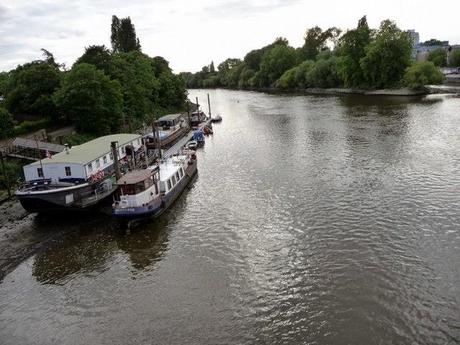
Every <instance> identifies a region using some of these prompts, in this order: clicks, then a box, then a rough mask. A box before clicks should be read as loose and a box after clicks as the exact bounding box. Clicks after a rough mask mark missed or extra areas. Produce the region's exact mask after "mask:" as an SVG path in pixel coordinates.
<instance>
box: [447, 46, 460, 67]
mask: <svg viewBox="0 0 460 345" xmlns="http://www.w3.org/2000/svg"><path fill="white" fill-rule="evenodd" d="M449 67H460V49H454V50H452V51H451V52H450V54H449Z"/></svg>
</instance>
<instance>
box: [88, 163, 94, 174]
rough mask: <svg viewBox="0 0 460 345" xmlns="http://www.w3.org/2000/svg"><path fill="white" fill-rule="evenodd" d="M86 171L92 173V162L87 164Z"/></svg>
mask: <svg viewBox="0 0 460 345" xmlns="http://www.w3.org/2000/svg"><path fill="white" fill-rule="evenodd" d="M88 171H89V172H91V171H93V162H91V163H89V164H88Z"/></svg>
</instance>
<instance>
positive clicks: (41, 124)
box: [13, 119, 50, 136]
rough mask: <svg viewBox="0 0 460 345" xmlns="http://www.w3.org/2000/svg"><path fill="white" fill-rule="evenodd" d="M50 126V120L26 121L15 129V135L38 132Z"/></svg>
mask: <svg viewBox="0 0 460 345" xmlns="http://www.w3.org/2000/svg"><path fill="white" fill-rule="evenodd" d="M49 125H50V120H48V119H41V120H37V121H24V122H22V123H20V124H19V125H17V126H15V127H14V132H13V134H14V135H15V136H17V135H24V134H28V133H31V132H34V131H38V130H39V129H42V128H47V127H48V126H49Z"/></svg>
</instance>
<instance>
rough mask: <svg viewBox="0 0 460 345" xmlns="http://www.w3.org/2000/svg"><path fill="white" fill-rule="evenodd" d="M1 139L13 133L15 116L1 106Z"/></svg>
mask: <svg viewBox="0 0 460 345" xmlns="http://www.w3.org/2000/svg"><path fill="white" fill-rule="evenodd" d="M0 124H1V125H0V139H4V138H8V137H10V136H11V135H12V134H13V129H14V121H13V116H11V114H10V112H9V111H8V110H6V109H5V108H2V107H0Z"/></svg>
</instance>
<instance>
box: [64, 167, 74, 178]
mask: <svg viewBox="0 0 460 345" xmlns="http://www.w3.org/2000/svg"><path fill="white" fill-rule="evenodd" d="M65 176H72V171H71V170H70V167H65Z"/></svg>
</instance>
